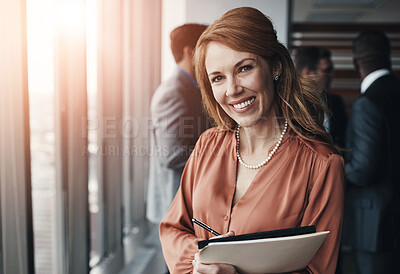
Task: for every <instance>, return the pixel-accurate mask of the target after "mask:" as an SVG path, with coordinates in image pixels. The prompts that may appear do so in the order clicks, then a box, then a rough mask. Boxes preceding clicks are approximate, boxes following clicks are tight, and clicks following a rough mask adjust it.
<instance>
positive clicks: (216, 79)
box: [211, 76, 222, 83]
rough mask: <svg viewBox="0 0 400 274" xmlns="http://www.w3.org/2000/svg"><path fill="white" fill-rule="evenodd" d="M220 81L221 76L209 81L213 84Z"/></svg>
mask: <svg viewBox="0 0 400 274" xmlns="http://www.w3.org/2000/svg"><path fill="white" fill-rule="evenodd" d="M221 80H222V76H216V77H214V78H212V79H211V81H212V82H213V83H215V82H219V81H221Z"/></svg>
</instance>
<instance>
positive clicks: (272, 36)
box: [194, 7, 333, 146]
mask: <svg viewBox="0 0 400 274" xmlns="http://www.w3.org/2000/svg"><path fill="white" fill-rule="evenodd" d="M211 42H218V43H221V44H223V45H225V46H227V47H230V48H231V49H233V50H236V51H240V52H248V53H252V54H255V55H258V56H260V57H262V58H263V59H264V60H265V61H266V62H267V63H268V64H269V66H270V69H271V71H273V68H276V67H279V66H280V65H281V66H282V72H281V74H280V79H279V81H278V82H275V83H274V92H275V99H274V103H273V105H274V108H275V112H276V114H277V116H278V117H284V118H286V120H287V121H288V124H289V126H290V128H292V129H293V130H294V131H295V132H296V133H297V134H298V135H299V136H300V137H302V138H304V139H306V140H310V141H319V142H321V141H322V142H324V143H327V144H329V145H331V146H333V142H332V138H331V136H330V135H329V134H328V133H327V132H326V131H325V129H324V126H323V123H324V111H326V107H325V106H324V104H323V103H322V102H321V98H320V95H321V93H320V91H319V89H320V88H319V87H318V85H317V84H316V83H315V82H313V81H310V80H307V79H305V78H303V77H301V76H300V75H299V74H298V72H297V71H296V69H295V67H294V64H293V61H292V59H291V57H290V54H289V52H288V51H287V49H286V48H285V46H283V45H282V44H281V43H280V42H278V40H277V37H276V31H275V30H274V28H273V26H272V23H271V20H270V19H269V18H268V17H266V16H265V15H264V14H263V13H261V12H260V11H259V10H257V9H254V8H250V7H241V8H236V9H233V10H230V11H228V12H226V13H225V14H224V15H222V16H221V17H220V18H219V19H218V20H217V21H215V22H214V23H213V24H212V25H210V26H209V27H208V28H207V29H206V31H205V32H204V33H203V34H202V35H201V36H200V38H199V40H198V42H197V45H196V51H195V55H194V65H195V72H196V79H197V82H198V83H199V86H200V89H201V94H202V98H203V104H204V107H205V109H206V111H207V112H208V113H209V115H210V116H211V118H213V119H214V121H215V123H216V125H217V126H218V127H219V128H220V129H221V130H233V129H234V128H235V126H236V122H235V121H234V120H233V119H232V118H231V117H229V116H228V115H227V114H226V113H225V111H224V110H223V109H222V108H221V106H220V105H219V104H218V103H217V101H216V100H215V98H214V95H213V91H212V88H211V84H210V81H209V78H208V75H207V70H206V67H205V58H206V55H207V46H208V44H210V43H211ZM271 81H272V79H271Z"/></svg>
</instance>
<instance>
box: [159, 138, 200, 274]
mask: <svg viewBox="0 0 400 274" xmlns="http://www.w3.org/2000/svg"><path fill="white" fill-rule="evenodd" d="M199 143H200V142H198V144H197V145H196V147H195V149H194V150H193V152H192V154H191V156H190V157H189V160H188V162H187V164H186V167H185V170H184V171H183V174H182V178H181V185H180V187H179V189H178V192H177V194H176V196H175V198H174V200H173V202H172V204H171V206H170V208H169V210H168V212H167V214H166V215H165V217H164V219H163V220H162V221H161V224H160V240H161V246H162V250H163V254H164V258H165V261H166V263H167V265H168V268H169V270H170V272H171V273H191V272H192V271H193V265H192V261H193V259H194V254H195V253H196V252H198V248H197V242H198V241H200V240H204V239H200V238H197V237H196V236H195V235H194V229H193V224H192V222H191V218H192V216H193V208H192V194H193V188H194V182H195V174H196V172H195V169H196V158H197V154H198V150H199V148H198V145H199Z"/></svg>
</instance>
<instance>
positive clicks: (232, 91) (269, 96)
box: [205, 42, 275, 127]
mask: <svg viewBox="0 0 400 274" xmlns="http://www.w3.org/2000/svg"><path fill="white" fill-rule="evenodd" d="M205 66H206V70H207V74H208V78H209V80H210V83H211V87H212V90H213V94H214V97H215V100H216V101H217V102H218V104H219V105H220V106H221V107H222V109H223V110H224V111H225V112H226V114H227V115H229V116H230V117H231V118H232V119H233V120H235V121H236V123H238V124H239V125H240V126H242V127H250V126H253V125H256V124H258V123H260V122H261V123H263V122H266V121H268V120H269V121H271V119H272V118H274V117H275V112H274V109H273V100H274V84H273V78H274V75H273V73H271V70H270V68H269V65H268V63H267V62H266V61H265V60H264V59H263V58H261V57H260V56H257V55H254V54H251V53H247V52H239V51H235V50H233V49H231V48H229V47H227V46H225V45H223V44H221V43H217V42H211V43H210V44H209V45H208V46H207V51H206V59H205Z"/></svg>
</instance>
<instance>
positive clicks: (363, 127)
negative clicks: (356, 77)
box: [343, 31, 400, 274]
mask: <svg viewBox="0 0 400 274" xmlns="http://www.w3.org/2000/svg"><path fill="white" fill-rule="evenodd" d="M353 58H354V64H355V67H356V70H357V71H358V72H359V74H360V76H361V79H362V82H361V96H360V97H359V98H358V99H357V100H356V102H355V103H354V105H353V108H352V113H351V117H350V119H349V124H348V128H347V147H348V148H349V149H350V151H349V152H347V153H346V155H345V156H346V157H345V161H346V172H347V180H348V187H347V201H346V211H345V221H344V227H343V242H344V243H345V244H346V245H348V246H350V247H352V248H353V249H354V251H355V252H354V258H355V263H356V266H357V270H358V272H359V273H362V274H369V273H375V274H376V273H398V271H399V268H398V267H399V265H398V263H397V266H395V262H396V261H397V262H398V261H399V231H400V228H399V220H400V215H399V203H398V202H397V201H398V199H399V197H398V195H399V185H400V172H399V170H400V157H399V155H400V127H399V126H400V107H399V106H400V80H399V79H397V78H396V77H395V76H393V74H392V72H391V62H390V42H389V39H388V38H387V37H386V35H385V34H384V33H382V32H378V31H365V32H362V33H360V34H359V35H358V36H357V38H356V39H355V40H354V41H353ZM396 196H397V197H396ZM395 197H396V198H395Z"/></svg>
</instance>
